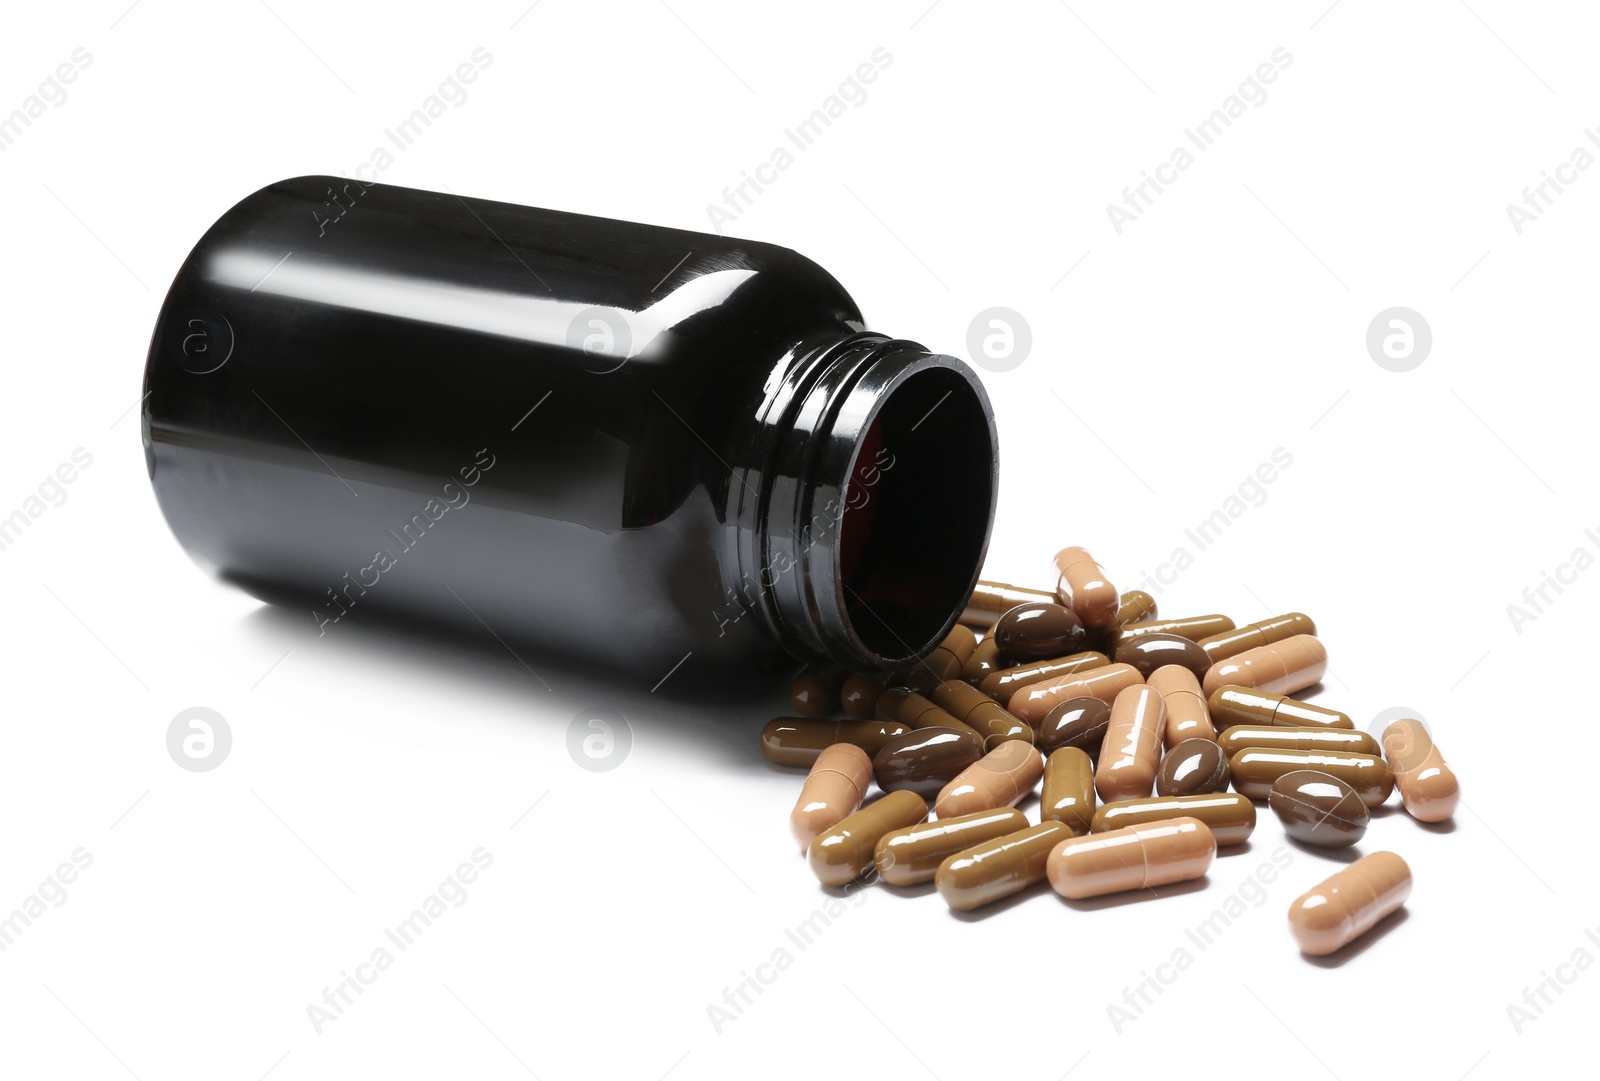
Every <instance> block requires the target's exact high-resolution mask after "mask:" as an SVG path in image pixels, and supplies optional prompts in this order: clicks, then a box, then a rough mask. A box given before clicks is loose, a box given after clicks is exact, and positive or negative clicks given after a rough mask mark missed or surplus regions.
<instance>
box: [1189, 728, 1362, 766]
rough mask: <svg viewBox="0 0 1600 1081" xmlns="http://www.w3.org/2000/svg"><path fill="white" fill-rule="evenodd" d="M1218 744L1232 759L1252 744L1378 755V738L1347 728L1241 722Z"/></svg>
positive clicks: (1276, 748) (1271, 748) (1272, 748)
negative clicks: (1300, 726)
mask: <svg viewBox="0 0 1600 1081" xmlns="http://www.w3.org/2000/svg"><path fill="white" fill-rule="evenodd" d="M1217 746H1219V747H1221V748H1222V751H1223V753H1224V754H1226V755H1227V756H1228V757H1229V758H1232V757H1233V756H1234V755H1236V754H1238V753H1239V752H1240V751H1242V750H1245V749H1246V748H1249V747H1259V748H1261V749H1262V750H1264V751H1354V752H1355V753H1356V754H1370V755H1376V754H1378V753H1379V751H1378V741H1377V740H1375V739H1373V738H1372V737H1371V736H1369V735H1367V734H1366V733H1365V732H1357V731H1355V730H1353V729H1348V728H1278V727H1271V728H1268V727H1265V726H1263V725H1254V724H1241V725H1235V726H1234V727H1232V728H1230V729H1228V730H1227V731H1226V732H1224V733H1222V735H1220V736H1218V737H1217Z"/></svg>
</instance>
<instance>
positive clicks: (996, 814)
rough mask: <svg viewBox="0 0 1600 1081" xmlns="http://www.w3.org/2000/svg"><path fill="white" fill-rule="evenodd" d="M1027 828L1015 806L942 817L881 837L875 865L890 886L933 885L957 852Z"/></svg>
mask: <svg viewBox="0 0 1600 1081" xmlns="http://www.w3.org/2000/svg"><path fill="white" fill-rule="evenodd" d="M1027 828H1028V816H1027V815H1025V814H1023V813H1022V812H1021V811H1019V810H1017V809H1016V808H1014V807H996V808H993V809H991V810H987V811H978V812H976V813H974V814H969V815H962V816H960V817H959V818H943V817H941V818H940V819H939V821H937V822H924V823H922V824H921V825H917V826H908V827H907V828H905V829H903V830H895V831H894V832H893V833H886V834H884V835H883V836H882V837H880V838H878V844H877V846H876V847H875V848H874V850H873V862H875V863H876V864H877V865H878V877H879V878H881V879H883V880H884V881H885V882H887V883H888V884H889V885H891V886H914V885H916V884H917V883H919V882H932V881H933V876H934V875H935V874H937V873H938V871H939V865H940V864H941V863H943V862H944V861H945V860H946V859H948V858H949V857H951V856H953V855H955V854H956V853H957V852H961V851H964V850H966V849H968V848H971V847H972V846H973V845H976V844H981V843H983V842H984V841H989V840H993V839H994V838H996V837H1004V836H1005V835H1006V834H1008V833H1016V832H1017V831H1018V830H1025V829H1027Z"/></svg>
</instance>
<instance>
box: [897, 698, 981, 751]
mask: <svg viewBox="0 0 1600 1081" xmlns="http://www.w3.org/2000/svg"><path fill="white" fill-rule="evenodd" d="M876 708H877V714H878V716H879V717H880V718H882V719H884V720H889V721H899V722H900V723H901V724H903V725H906V726H908V727H910V728H954V729H955V730H956V731H957V732H970V733H971V734H972V735H973V736H975V737H977V740H978V742H979V743H980V744H981V743H983V742H984V738H985V734H984V733H983V732H980V731H978V730H977V729H976V728H974V727H972V726H971V725H969V724H967V723H966V722H965V721H963V720H962V719H961V718H960V717H957V716H955V715H954V714H952V713H951V712H950V711H949V710H947V709H945V708H943V707H942V706H940V705H938V704H937V703H935V702H933V701H931V700H929V699H928V698H925V697H923V696H922V695H920V694H917V693H916V692H915V691H908V690H905V689H904V688H901V687H891V688H890V689H888V690H886V691H884V692H883V693H882V694H881V695H879V696H878V704H877V707H876Z"/></svg>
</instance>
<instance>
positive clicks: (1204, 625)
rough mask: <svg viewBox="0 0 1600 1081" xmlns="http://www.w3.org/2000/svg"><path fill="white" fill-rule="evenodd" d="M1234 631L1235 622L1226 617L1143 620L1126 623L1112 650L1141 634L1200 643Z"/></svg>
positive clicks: (1119, 631) (1208, 616)
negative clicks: (1166, 636)
mask: <svg viewBox="0 0 1600 1081" xmlns="http://www.w3.org/2000/svg"><path fill="white" fill-rule="evenodd" d="M1231 630H1233V620H1231V619H1229V618H1228V617H1227V616H1224V615H1217V614H1212V615H1205V616H1181V617H1179V618H1177V619H1142V620H1140V621H1139V622H1137V623H1125V624H1123V625H1122V627H1121V628H1120V629H1119V630H1118V632H1117V636H1116V640H1115V641H1114V642H1112V648H1113V649H1115V648H1116V646H1119V645H1121V644H1122V643H1123V642H1129V641H1132V640H1133V639H1135V638H1137V637H1139V636H1140V635H1141V634H1175V635H1177V636H1178V637H1179V638H1187V639H1188V640H1189V641H1191V642H1198V641H1200V640H1201V639H1202V638H1206V637H1208V636H1210V635H1214V634H1220V633H1224V632H1226V631H1231Z"/></svg>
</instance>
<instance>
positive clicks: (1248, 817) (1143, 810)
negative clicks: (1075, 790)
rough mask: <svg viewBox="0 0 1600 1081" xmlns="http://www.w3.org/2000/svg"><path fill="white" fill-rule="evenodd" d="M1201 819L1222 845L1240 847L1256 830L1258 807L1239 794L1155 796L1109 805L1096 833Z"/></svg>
mask: <svg viewBox="0 0 1600 1081" xmlns="http://www.w3.org/2000/svg"><path fill="white" fill-rule="evenodd" d="M1185 817H1187V818H1197V819H1199V820H1200V821H1201V822H1204V823H1205V824H1206V825H1207V826H1208V827H1210V829H1211V832H1212V834H1213V835H1214V836H1215V837H1216V839H1217V844H1219V845H1238V844H1243V843H1244V842H1246V841H1248V840H1249V839H1250V834H1251V833H1253V832H1255V828H1256V805H1255V804H1253V803H1251V802H1250V801H1249V800H1248V799H1246V798H1245V797H1244V796H1241V795H1239V793H1237V792H1207V793H1204V794H1202V795H1198V796H1151V797H1149V798H1148V799H1130V800H1122V801H1120V802H1118V803H1108V804H1106V805H1105V806H1103V807H1101V808H1100V809H1099V810H1098V811H1096V812H1095V813H1094V821H1093V822H1091V823H1090V824H1089V829H1090V831H1091V832H1093V833H1106V832H1108V831H1110V830H1117V829H1123V828H1124V827H1127V826H1138V825H1143V824H1144V823H1146V822H1162V821H1165V820H1166V819H1169V818H1185Z"/></svg>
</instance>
